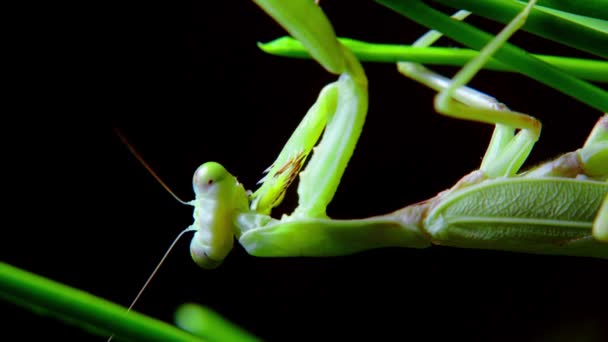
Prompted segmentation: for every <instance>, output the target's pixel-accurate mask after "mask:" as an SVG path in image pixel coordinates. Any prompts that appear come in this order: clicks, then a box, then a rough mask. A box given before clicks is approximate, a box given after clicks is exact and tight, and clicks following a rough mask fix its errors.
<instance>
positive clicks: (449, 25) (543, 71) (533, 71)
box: [376, 0, 608, 112]
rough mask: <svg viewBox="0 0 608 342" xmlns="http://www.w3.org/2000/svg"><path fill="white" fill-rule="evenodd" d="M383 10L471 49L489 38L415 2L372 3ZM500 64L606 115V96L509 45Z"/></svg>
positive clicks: (500, 52) (386, 0)
mask: <svg viewBox="0 0 608 342" xmlns="http://www.w3.org/2000/svg"><path fill="white" fill-rule="evenodd" d="M376 1H377V2H380V3H382V4H383V5H384V6H386V7H388V8H391V9H393V10H394V11H396V12H397V13H400V14H401V15H403V16H405V17H408V18H410V19H411V20H413V21H415V22H417V23H419V24H421V25H424V26H427V27H430V28H432V29H435V30H438V31H440V32H442V33H444V34H445V35H446V36H448V37H450V38H452V39H454V40H456V41H458V42H460V43H462V44H464V45H467V46H469V47H471V48H473V49H478V50H479V49H482V48H483V47H484V46H485V45H486V44H487V43H488V42H489V41H490V40H491V39H493V38H494V36H493V35H491V34H489V33H486V32H484V31H481V30H479V29H477V28H475V27H473V26H471V25H469V24H466V23H463V22H460V21H457V20H453V19H451V18H450V17H449V16H447V15H445V14H443V13H441V12H439V11H436V10H434V9H433V8H431V7H429V6H427V5H426V4H424V3H422V2H420V1H415V0H402V1H399V0H376ZM494 57H495V58H496V59H498V60H500V61H501V62H503V63H506V64H509V65H511V66H512V67H514V68H516V69H517V70H519V72H520V73H522V74H524V75H527V76H528V77H531V78H533V79H535V80H537V81H539V82H541V83H543V84H545V85H547V86H549V87H552V88H554V89H557V90H559V91H561V92H562V93H564V94H567V95H569V96H571V97H573V98H575V99H578V100H580V101H582V102H584V103H586V104H587V105H589V106H591V107H593V108H596V109H598V110H600V111H602V112H608V92H606V91H604V90H602V89H600V88H598V87H596V86H594V85H592V84H590V83H588V82H585V81H583V80H581V79H578V78H576V77H574V76H571V75H569V74H566V73H564V72H562V71H560V70H559V69H557V68H555V67H553V66H551V65H549V64H547V63H545V62H543V61H541V60H540V59H538V58H534V57H533V56H531V55H530V54H528V53H527V52H526V51H525V50H523V49H521V48H518V47H516V46H514V45H512V44H509V43H507V44H505V45H503V46H502V47H501V48H500V49H499V50H498V51H497V52H496V54H495V55H494Z"/></svg>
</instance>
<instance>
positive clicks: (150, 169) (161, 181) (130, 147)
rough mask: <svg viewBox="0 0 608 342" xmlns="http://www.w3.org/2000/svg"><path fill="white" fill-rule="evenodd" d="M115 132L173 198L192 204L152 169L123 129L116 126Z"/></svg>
mask: <svg viewBox="0 0 608 342" xmlns="http://www.w3.org/2000/svg"><path fill="white" fill-rule="evenodd" d="M114 133H116V135H117V136H118V138H120V141H122V143H123V144H125V146H127V148H128V149H129V152H131V154H132V155H133V156H134V157H135V158H137V160H138V161H139V163H140V164H141V165H142V166H143V167H144V168H145V169H146V170H148V172H149V173H150V174H151V175H152V177H154V179H156V181H157V182H158V183H159V184H160V185H161V186H162V187H163V188H164V189H165V190H167V192H168V193H169V194H170V195H171V196H173V198H175V199H176V200H177V201H178V202H179V203H181V204H185V205H190V204H189V203H188V202H186V201H184V200H182V199H181V198H179V197H178V196H177V195H176V194H175V193H174V192H173V191H172V190H171V188H169V186H168V185H167V184H165V182H163V180H162V179H161V178H160V176H159V175H157V174H156V172H155V171H154V169H152V167H151V166H150V165H149V164H148V162H146V160H145V159H144V158H143V157H142V156H141V154H139V152H137V150H136V149H135V147H133V145H131V143H130V142H129V140H127V138H126V137H125V135H124V134H122V131H121V130H120V129H119V128H114Z"/></svg>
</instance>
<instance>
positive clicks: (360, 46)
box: [258, 36, 608, 82]
mask: <svg viewBox="0 0 608 342" xmlns="http://www.w3.org/2000/svg"><path fill="white" fill-rule="evenodd" d="M338 40H339V41H340V42H341V43H342V44H343V45H344V46H346V47H347V48H349V49H350V50H351V51H352V52H353V53H354V54H355V56H356V57H357V58H358V59H359V60H360V61H364V62H384V63H397V62H402V61H403V62H416V63H423V64H430V65H432V64H436V65H451V66H463V65H465V64H466V63H467V62H468V61H470V60H471V59H472V58H473V57H475V56H476V55H477V51H475V50H471V49H463V48H446V47H413V46H409V45H397V44H377V43H369V42H364V41H360V40H355V39H350V38H338ZM258 46H259V47H260V49H262V50H263V51H264V52H266V53H269V54H272V55H276V56H283V57H292V58H311V56H310V54H309V53H308V52H307V51H306V49H305V48H304V46H303V45H302V44H301V43H300V42H299V41H297V40H295V39H293V38H291V37H288V36H286V37H281V38H277V39H275V40H273V41H270V42H268V43H258ZM533 56H535V57H537V58H539V59H541V60H543V61H545V62H547V63H549V64H551V65H553V66H555V67H558V68H560V69H563V70H564V71H567V72H568V73H570V74H572V75H573V76H576V77H579V78H582V79H585V80H588V81H595V82H608V62H607V61H601V60H592V59H582V58H570V57H561V56H551V55H533ZM484 68H485V69H489V70H496V71H507V72H517V70H516V69H514V68H513V67H511V66H509V65H507V64H504V63H501V62H500V61H498V60H496V59H491V60H490V61H489V62H488V63H487V64H486V65H484Z"/></svg>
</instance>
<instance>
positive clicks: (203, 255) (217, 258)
mask: <svg viewBox="0 0 608 342" xmlns="http://www.w3.org/2000/svg"><path fill="white" fill-rule="evenodd" d="M351 62H352V61H351ZM352 73H355V74H356V73H357V71H355V70H353V71H352ZM345 78H346V77H345ZM355 79H356V77H355ZM354 83H355V85H356V84H357V82H354ZM345 84H346V85H348V82H347V81H344V83H342V84H340V85H345ZM340 85H338V86H340ZM353 87H355V86H353ZM355 88H356V87H355ZM332 89H335V88H328V89H327V91H328V92H331V91H333V90H332ZM354 92H356V91H354ZM332 96H335V95H331V94H330V95H327V98H322V99H321V102H323V101H331V100H332ZM334 98H335V97H334ZM323 103H324V102H323ZM362 106H363V105H362V104H361V103H358V104H357V108H361V107H362ZM598 127H600V129H601V125H599V126H598ZM336 131H337V130H336ZM336 131H334V132H336ZM300 132H301V131H300ZM313 140H314V139H313ZM592 140H593V139H592ZM591 142H592V143H593V141H591ZM321 146H329V144H325V145H321ZM314 155H315V154H314V153H313V155H312V156H314ZM312 156H311V157H310V158H312ZM279 158H280V157H279ZM284 158H286V159H285V160H284V161H281V160H279V161H278V162H275V164H274V167H275V170H274V173H273V171H272V170H271V171H270V173H269V175H270V177H269V178H267V179H272V178H273V177H274V176H273V174H277V173H279V174H280V175H284V176H290V177H291V175H292V174H293V173H296V172H297V170H296V171H291V172H290V168H293V167H294V165H299V164H304V163H303V161H302V160H301V155H300V153H299V152H296V153H294V154H293V155H291V154H289V153H287V154H286V157H284ZM490 159H492V158H490ZM524 159H525V158H524ZM312 162H313V161H312V159H311V160H309V161H308V165H306V168H305V170H304V171H303V174H304V175H306V173H305V172H307V171H312V170H315V168H314V167H312V168H311V164H312ZM313 165H314V164H313ZM224 170H225V169H221V168H219V167H218V166H217V165H215V164H206V165H205V166H204V167H203V168H202V169H199V171H197V175H198V176H197V177H196V179H197V180H196V183H197V184H198V185H201V186H202V185H205V184H206V183H207V184H208V182H209V180H211V181H212V183H213V184H218V181H219V182H222V181H224V180H227V179H228V180H230V181H234V179H233V178H231V176H230V175H228V174H227V173H224ZM318 170H320V169H318ZM511 171H512V170H511ZM511 171H509V172H511ZM516 171H517V170H516ZM216 172H219V175H218V174H217V173H216ZM318 172H320V171H318ZM505 172H506V171H505ZM212 173H216V176H218V177H209V176H208V175H209V174H212ZM301 174H302V173H301ZM224 177H226V178H224ZM267 177H268V176H267ZM311 178H313V177H311ZM288 179H289V177H288ZM281 182H284V181H279V182H278V184H279V185H281ZM581 183H584V181H581ZM600 183H601V182H600ZM234 184H235V185H236V183H234ZM268 184H270V183H268ZM300 184H301V186H302V188H303V189H304V185H302V182H301V183H300ZM593 184H595V183H593ZM308 185H309V189H313V190H317V184H316V183H310V184H308ZM600 185H601V184H600ZM601 186H602V185H601ZM279 188H280V189H282V187H281V186H279ZM319 188H323V187H319ZM604 188H605V186H604ZM201 191H202V193H204V194H207V195H213V196H218V197H217V198H216V200H220V198H224V197H223V196H220V195H226V194H228V193H229V192H226V191H225V190H218V191H219V193H213V189H211V190H210V189H209V188H207V189H203V190H201ZM207 191H211V192H209V193H208V192H207ZM232 191H234V192H237V193H240V195H243V194H245V195H246V193H245V192H244V189H243V191H241V189H240V188H238V186H237V187H233V188H232ZM303 191H304V190H303ZM328 192H330V193H331V191H329V190H328ZM262 193H263V192H258V193H257V195H255V193H254V197H253V198H254V199H257V202H255V203H256V205H258V206H259V205H260V204H259V203H263V202H264V201H263V200H264V196H263V195H262ZM604 193H605V190H604ZM277 194H278V195H277ZM240 195H239V196H240ZM280 195H281V192H280V191H279V192H277V193H275V194H274V195H271V196H269V198H270V200H267V201H269V202H271V205H272V204H274V200H275V199H276V198H280ZM209 197H212V196H209ZM240 197H241V199H242V196H240ZM275 197H276V198H275ZM224 199H225V198H224ZM238 202H239V204H238V205H237V208H239V210H242V211H243V212H245V213H243V214H239V215H241V216H239V218H237V221H238V220H240V221H239V222H238V224H239V225H237V226H236V228H237V229H238V230H237V231H236V233H235V234H237V235H240V237H241V239H244V240H242V241H241V239H239V242H241V245H243V246H244V247H245V249H246V250H247V251H249V252H250V253H251V254H253V255H260V256H281V255H283V256H298V255H303V256H305V255H315V253H317V254H316V255H340V254H348V253H351V252H354V251H356V250H363V249H366V248H369V247H370V246H371V247H377V246H378V245H376V246H373V245H366V246H362V247H361V246H357V245H356V242H357V241H360V243H367V242H370V241H369V240H368V239H362V240H357V239H353V240H355V241H354V242H355V244H353V245H346V246H341V245H339V244H338V245H333V246H329V247H323V243H322V241H312V242H311V244H310V245H309V246H310V247H306V246H304V247H302V245H298V242H300V243H301V242H302V240H306V236H303V235H298V234H297V233H296V231H295V230H292V229H289V228H290V227H289V224H288V221H283V222H277V221H279V220H276V219H273V218H270V217H269V216H267V215H266V214H265V212H266V211H267V210H268V207H267V206H265V205H261V206H260V207H261V209H260V207H257V208H256V209H255V210H254V211H248V210H247V209H243V201H242V200H241V201H238ZM311 202H313V203H318V202H317V201H315V200H311ZM218 203H219V202H218ZM207 204H209V203H207ZM220 204H225V203H224V202H221V203H220ZM210 207H211V206H209V207H202V206H201V207H199V209H198V210H209V209H208V208H210ZM598 207H599V206H598ZM205 208H207V209H205ZM222 208H223V209H225V208H226V207H222ZM315 210H318V208H312V210H311V211H310V212H313V213H314V211H315ZM221 211H222V210H219V209H218V210H217V211H213V210H211V211H206V212H205V213H207V214H216V213H220V212H221ZM296 213H298V210H296ZM307 213H309V212H308V211H304V216H305V215H306V214H307ZM227 215H228V214H227ZM315 215H320V213H318V212H317V213H316V214H315ZM215 218H217V217H216V216H213V215H212V216H211V220H212V221H213V220H214V219H215ZM297 219H298V218H297V217H295V216H294V222H296V223H294V224H293V225H294V226H295V224H297V223H298V222H299V223H302V224H305V223H306V219H304V218H300V220H299V221H298V220H297ZM315 220H321V221H322V222H323V223H325V222H326V221H323V220H327V219H326V218H323V217H322V215H321V218H315ZM199 222H200V221H199ZM311 222H312V223H313V224H318V223H319V221H316V222H314V220H311ZM344 222H346V221H344ZM212 223H217V221H213V222H212ZM219 223H225V222H219ZM330 224H335V227H338V228H339V227H340V225H341V224H345V225H346V224H349V225H355V224H356V221H354V220H348V223H342V221H339V220H332V221H331V222H330V223H328V224H327V225H328V226H329V225H330ZM361 224H362V225H363V226H365V225H367V228H371V227H373V225H374V223H373V222H371V221H370V220H368V221H367V222H362V223H361ZM251 227H252V228H251ZM263 227H270V228H276V230H277V231H279V230H280V229H279V228H283V229H284V230H285V232H287V233H285V234H283V236H285V237H286V240H285V241H289V240H296V241H293V242H294V244H287V243H281V241H278V240H277V239H278V237H277V236H280V234H276V236H275V237H273V233H276V232H275V231H272V229H268V230H267V231H264V229H263ZM222 228H226V225H223V226H222ZM244 228H250V230H246V229H244ZM364 228H365V227H364ZM258 229H259V230H258ZM239 230H240V231H239ZM256 230H257V231H256ZM223 232H224V233H225V232H226V231H223ZM233 232H234V231H233ZM262 233H266V234H265V235H264V234H262ZM279 233H280V232H279ZM289 234H293V236H294V238H289ZM200 235H202V234H199V235H198V236H197V237H196V238H195V239H198V238H200ZM228 236H229V237H230V239H231V238H232V234H228ZM296 236H297V237H299V238H301V239H302V240H300V239H297V238H296ZM319 236H321V235H317V237H319ZM224 238H225V236H224ZM247 239H248V240H247ZM310 239H311V240H312V239H314V237H311V238H310ZM349 240H350V239H349ZM370 240H371V239H370ZM404 240H405V242H404V244H406V243H407V247H424V246H427V244H426V242H429V239H425V238H424V237H420V239H418V238H417V235H416V234H415V233H414V232H412V234H411V239H410V237H407V238H406V239H404ZM587 240H588V239H587ZM587 240H585V239H583V240H582V241H581V242H583V241H587ZM195 241H196V242H199V241H198V240H195ZM224 241H226V240H224ZM260 241H261V242H260ZM425 241H426V242H425ZM196 242H195V243H194V244H193V245H194V246H193V255H194V258H195V260H197V263H198V264H199V265H202V266H204V267H213V266H217V265H218V263H219V262H221V259H223V258H224V257H226V255H227V254H224V253H226V245H227V244H229V242H224V243H223V244H217V245H220V246H221V248H220V250H221V252H217V251H216V250H213V249H212V250H205V247H209V246H205V244H204V243H202V245H203V248H201V249H202V251H201V249H199V247H200V245H197V244H196ZM290 242H291V241H290ZM349 242H352V241H349ZM390 242H391V243H394V242H395V240H393V239H391V241H390ZM264 243H266V245H264ZM376 243H379V244H380V245H381V244H382V243H386V242H383V241H380V242H376ZM409 243H412V244H411V245H410V244H409ZM418 243H419V244H418ZM465 243H466V242H465ZM386 244H387V246H390V244H388V243H386ZM215 245H216V244H215V241H214V243H213V246H215ZM281 247H282V248H281ZM471 247H476V246H471ZM561 247H562V246H559V247H555V248H556V250H560V248H561ZM587 247H589V246H585V247H583V248H582V250H583V251H584V252H583V254H584V253H585V252H589V253H590V254H591V256H599V257H605V254H603V253H605V247H604V248H602V247H603V245H601V244H598V245H595V243H592V244H591V247H590V248H589V249H587ZM332 248H335V249H334V251H332ZM358 248H361V249H358ZM509 248H515V249H517V247H509ZM498 249H500V248H498ZM530 251H531V252H544V251H543V250H539V251H534V250H528V252H530ZM596 251H599V252H597V254H595V253H596ZM547 252H554V250H549V251H547ZM570 252H572V253H573V254H579V252H578V251H572V250H570ZM273 253H274V254H273ZM281 253H283V254H281ZM567 253H568V252H566V254H567Z"/></svg>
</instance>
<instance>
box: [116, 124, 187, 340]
mask: <svg viewBox="0 0 608 342" xmlns="http://www.w3.org/2000/svg"><path fill="white" fill-rule="evenodd" d="M114 132H115V133H116V135H117V136H118V137H119V138H120V141H122V143H123V144H125V146H127V148H128V149H129V152H131V154H133V156H135V158H137V160H138V161H139V162H140V163H141V165H143V167H144V168H145V169H146V170H147V171H148V172H149V173H150V174H151V175H152V177H154V179H156V181H157V182H158V183H159V184H160V185H161V186H162V187H163V188H164V189H165V190H167V192H168V193H169V194H171V196H173V198H175V199H176V200H177V201H178V202H179V203H181V204H185V205H190V204H189V203H188V202H186V201H184V200H182V199H181V198H179V197H178V196H177V195H176V194H175V193H174V192H173V191H172V190H171V188H169V186H168V185H167V184H166V183H165V182H163V180H162V179H161V178H160V176H158V174H156V172H154V169H152V167H151V166H150V165H149V164H148V163H147V162H146V160H145V159H144V158H143V157H142V156H141V154H140V153H139V152H138V151H137V150H136V149H135V148H134V147H133V145H131V143H130V142H129V140H127V138H126V137H125V135H124V134H123V133H122V131H121V130H120V129H118V128H114ZM192 231H196V227H195V226H190V227H188V228H186V229H184V230H183V231H182V232H181V233H179V234H178V235H177V237H176V238H175V240H173V242H172V243H171V245H170V246H169V248H167V251H166V252H165V254H164V255H163V257H162V258H161V259H160V261H159V262H158V264H157V265H156V267H155V268H154V270H153V271H152V273H150V276H149V277H148V279H147V280H146V282H145V283H144V285H143V286H142V287H141V289H140V290H139V292H138V293H137V295H136V296H135V298H134V299H133V301H132V302H131V304H130V305H129V307H128V308H127V311H131V309H132V308H133V306H135V303H137V301H138V300H139V297H141V294H142V293H143V292H144V290H145V289H146V288H147V287H148V284H149V283H150V281H151V280H152V278H154V276H155V275H156V273H157V272H158V269H159V268H160V266H161V265H162V264H163V263H164V262H165V259H166V258H167V256H168V255H169V253H170V252H171V251H172V250H173V247H174V246H175V244H176V243H177V241H178V240H179V239H180V238H181V237H182V236H183V235H184V234H185V233H187V232H192ZM113 337H114V335H112V336H110V337H109V338H108V340H107V342H110V341H112V338H113Z"/></svg>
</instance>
